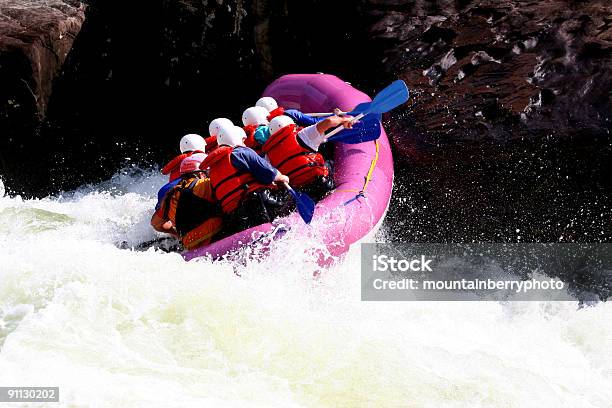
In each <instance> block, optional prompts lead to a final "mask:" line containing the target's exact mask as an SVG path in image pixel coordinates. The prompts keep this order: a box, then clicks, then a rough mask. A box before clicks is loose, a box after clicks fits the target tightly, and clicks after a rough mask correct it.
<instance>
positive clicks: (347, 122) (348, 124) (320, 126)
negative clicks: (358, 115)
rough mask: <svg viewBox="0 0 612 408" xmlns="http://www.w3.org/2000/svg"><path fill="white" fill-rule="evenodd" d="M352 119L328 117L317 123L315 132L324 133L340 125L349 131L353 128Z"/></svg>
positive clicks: (350, 117)
mask: <svg viewBox="0 0 612 408" xmlns="http://www.w3.org/2000/svg"><path fill="white" fill-rule="evenodd" d="M353 119H354V118H353V117H352V116H330V117H329V118H325V119H324V120H322V121H321V122H319V123H317V130H318V131H319V133H325V132H327V131H328V130H329V129H331V128H335V127H336V126H340V125H342V126H344V127H345V128H348V129H350V128H352V127H353Z"/></svg>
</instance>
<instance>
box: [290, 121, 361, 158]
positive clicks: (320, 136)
mask: <svg viewBox="0 0 612 408" xmlns="http://www.w3.org/2000/svg"><path fill="white" fill-rule="evenodd" d="M352 120H353V118H352V117H351V116H343V117H340V116H331V117H329V118H326V119H324V120H322V121H321V122H319V123H317V124H316V125H311V126H308V127H306V128H304V129H302V130H300V131H299V132H298V137H299V138H300V140H301V141H302V143H304V144H305V145H306V146H308V147H309V148H310V149H311V150H312V151H314V152H316V151H318V150H319V146H321V144H322V143H323V142H325V132H326V131H327V130H329V129H331V128H335V127H336V126H339V125H342V126H344V127H346V128H350V127H352V126H353V123H352Z"/></svg>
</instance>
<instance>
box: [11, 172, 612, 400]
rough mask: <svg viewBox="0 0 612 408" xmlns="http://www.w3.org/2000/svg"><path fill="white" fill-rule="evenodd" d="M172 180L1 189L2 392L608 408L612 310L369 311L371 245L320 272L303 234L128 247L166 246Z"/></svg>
mask: <svg viewBox="0 0 612 408" xmlns="http://www.w3.org/2000/svg"><path fill="white" fill-rule="evenodd" d="M163 182H164V178H162V177H161V176H159V175H157V173H156V172H155V171H154V170H132V171H129V172H128V171H123V172H120V173H119V174H117V175H116V176H115V177H113V178H112V179H111V180H110V181H108V182H106V183H101V184H98V185H90V186H84V187H82V188H80V189H78V190H76V191H73V192H70V193H65V194H63V195H60V196H56V197H49V198H45V199H37V200H23V199H21V198H19V197H8V196H5V193H4V188H3V187H2V186H1V185H0V196H2V197H1V198H0V386H59V388H60V403H59V404H58V403H49V404H47V405H45V404H32V406H36V407H39V406H49V407H196V406H197V407H204V406H207V407H243V406H244V407H360V406H367V407H612V353H611V350H612V305H611V304H609V303H608V304H605V303H603V304H598V305H595V306H593V307H586V308H582V309H580V308H578V306H577V304H576V303H572V302H558V303H546V302H526V303H518V302H516V303H506V304H501V303H495V302H469V303H468V302H466V303H452V302H449V303H442V302H438V303H433V302H432V303H429V302H420V303H414V302H412V303H411V302H387V303H383V302H380V303H377V302H361V301H360V300H359V297H360V277H359V254H358V252H357V251H353V252H351V253H349V254H348V255H347V256H346V258H345V259H343V260H342V261H340V262H339V263H338V264H337V265H336V266H335V267H333V268H331V269H330V270H324V271H320V270H319V269H318V267H317V265H316V263H315V262H314V261H313V259H311V258H312V257H311V256H309V252H308V250H307V249H308V248H309V247H311V246H312V245H316V243H314V242H308V241H306V242H305V241H304V240H300V239H296V237H293V236H291V234H288V235H287V237H286V238H285V239H283V240H281V241H279V242H278V243H276V244H275V245H274V246H273V248H272V251H271V253H270V256H269V257H268V258H266V259H264V260H260V261H249V262H246V263H245V262H216V263H215V262H211V261H208V260H201V261H197V262H189V263H186V262H185V261H183V259H182V258H181V256H180V255H178V254H176V253H165V252H162V251H159V250H155V249H149V250H148V251H144V252H142V251H133V250H125V249H120V248H119V244H120V243H122V242H126V243H127V244H128V246H132V245H137V244H139V243H141V242H145V241H148V240H151V239H154V238H155V237H156V235H155V233H154V232H153V231H152V230H151V229H150V228H149V225H148V221H149V217H150V213H151V210H152V208H153V207H154V205H155V201H156V192H157V189H158V187H159V186H160V185H162V184H163ZM383 234H384V232H383ZM381 239H384V235H381ZM319 272H320V275H319V276H318V278H313V275H315V274H317V273H319ZM9 406H10V405H9Z"/></svg>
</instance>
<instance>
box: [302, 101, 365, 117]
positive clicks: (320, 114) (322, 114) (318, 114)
mask: <svg viewBox="0 0 612 408" xmlns="http://www.w3.org/2000/svg"><path fill="white" fill-rule="evenodd" d="M371 103H372V102H362V103H360V104H359V105H357V106H355V107H354V108H353V110H352V111H350V112H340V113H339V114H338V115H340V116H342V115H351V116H357V115H359V114H360V113H361V112H363V111H365V110H366V109H367V108H368V107H370V104H371ZM305 115H308V116H312V117H313V118H322V117H325V116H332V115H334V112H315V113H305Z"/></svg>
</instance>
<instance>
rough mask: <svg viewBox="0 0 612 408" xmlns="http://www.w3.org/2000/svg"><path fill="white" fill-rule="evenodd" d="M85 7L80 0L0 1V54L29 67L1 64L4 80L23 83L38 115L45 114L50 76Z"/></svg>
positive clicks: (68, 45)
mask: <svg viewBox="0 0 612 408" xmlns="http://www.w3.org/2000/svg"><path fill="white" fill-rule="evenodd" d="M84 11H85V6H84V5H83V4H82V3H81V2H79V1H68V0H66V1H61V0H51V1H45V2H41V1H36V0H3V1H2V2H1V3H0V58H2V57H4V58H3V59H6V60H12V61H16V60H21V61H22V66H23V65H27V66H28V67H29V71H25V72H24V71H20V72H10V64H6V65H5V66H3V67H2V68H0V69H1V70H2V76H3V77H4V79H3V82H4V81H5V80H7V79H8V80H10V81H17V82H18V83H17V86H21V87H25V88H26V89H27V91H28V93H29V94H30V97H31V98H33V100H34V102H35V106H36V109H37V114H38V115H39V116H40V117H43V116H44V115H45V112H46V108H47V103H48V100H49V97H50V95H51V87H52V83H53V79H55V77H56V76H57V74H58V73H59V71H60V69H61V67H62V64H63V63H64V61H65V59H66V56H67V55H68V52H69V51H70V49H71V47H72V43H73V41H74V39H75V37H76V35H77V34H78V33H79V31H80V29H81V25H82V24H83V20H84V18H85V14H84ZM7 56H10V58H8V57H7ZM20 68H21V67H20ZM7 71H8V72H7ZM0 92H1V91H0ZM2 96H5V95H2ZM7 96H8V97H9V98H10V95H7ZM1 102H2V103H5V101H1ZM20 103H24V101H19V100H12V102H11V103H10V105H15V104H20Z"/></svg>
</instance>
